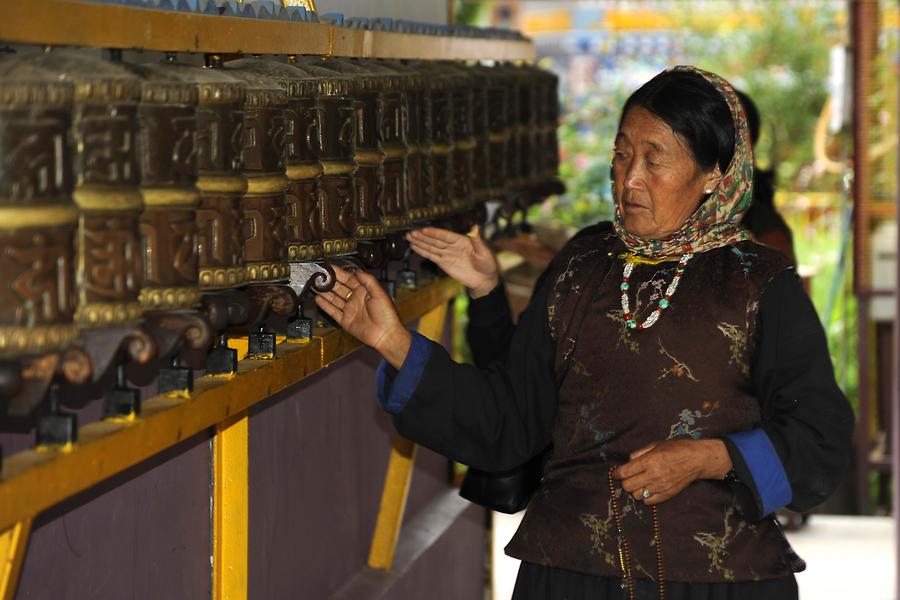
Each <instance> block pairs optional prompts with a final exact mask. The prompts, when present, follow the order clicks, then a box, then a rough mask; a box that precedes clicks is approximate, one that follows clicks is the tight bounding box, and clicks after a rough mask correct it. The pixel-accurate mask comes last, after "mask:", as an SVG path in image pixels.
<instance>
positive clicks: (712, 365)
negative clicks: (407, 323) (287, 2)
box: [318, 67, 853, 600]
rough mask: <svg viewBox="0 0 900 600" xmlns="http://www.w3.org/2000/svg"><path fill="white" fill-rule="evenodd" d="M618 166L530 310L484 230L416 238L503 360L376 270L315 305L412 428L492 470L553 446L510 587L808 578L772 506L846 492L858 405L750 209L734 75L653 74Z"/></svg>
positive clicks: (540, 590)
mask: <svg viewBox="0 0 900 600" xmlns="http://www.w3.org/2000/svg"><path fill="white" fill-rule="evenodd" d="M612 172H613V176H614V192H615V201H616V219H615V222H614V223H612V224H609V223H602V224H599V225H596V226H593V227H589V228H587V229H586V230H584V231H582V232H580V233H579V234H578V235H577V236H576V237H575V238H574V239H573V240H572V241H571V242H570V243H569V244H568V245H567V246H566V247H565V248H564V249H563V250H562V251H561V252H560V254H559V255H558V256H557V257H556V258H555V259H554V261H553V263H552V264H551V265H550V267H549V268H548V270H547V272H546V273H545V275H544V276H543V277H542V278H541V280H539V282H538V285H537V286H536V289H535V292H534V296H533V297H532V300H531V302H530V304H529V306H528V308H527V309H526V310H525V312H524V313H523V314H522V316H521V318H520V320H519V323H518V326H517V327H515V328H513V326H512V323H511V321H510V317H509V308H508V306H507V304H506V302H505V299H504V292H503V289H502V287H501V286H500V285H499V284H498V278H497V272H496V266H495V265H496V263H495V262H494V261H493V258H492V257H491V255H490V252H489V251H488V250H487V249H486V247H485V246H484V244H483V243H482V242H481V241H480V240H479V239H478V238H477V237H475V238H470V237H465V236H457V235H455V234H452V233H450V232H445V231H441V230H437V229H426V230H424V231H421V232H416V233H414V234H411V235H410V236H409V238H410V241H411V243H412V244H413V247H414V248H415V249H416V251H417V252H419V253H420V254H421V255H423V256H425V257H427V258H430V259H432V260H434V261H436V262H437V263H438V264H439V265H441V266H443V267H444V269H445V270H446V271H447V272H448V274H450V275H451V276H453V277H455V278H457V279H458V280H459V281H461V282H463V283H464V284H465V285H466V286H467V287H468V288H469V292H470V294H471V296H472V298H473V301H472V305H471V309H470V311H471V313H470V314H471V317H472V326H471V329H470V333H471V334H472V335H471V336H470V338H471V339H472V340H473V342H475V348H474V349H475V353H476V358H477V359H478V362H480V363H484V362H485V357H493V358H497V359H499V360H496V361H494V362H493V363H492V364H491V365H490V366H489V367H488V368H477V367H474V366H470V365H461V364H456V363H454V362H453V361H452V360H451V358H450V357H449V356H448V354H447V353H446V352H445V351H444V350H443V348H441V347H440V346H439V345H437V344H434V343H433V342H430V341H428V340H426V339H424V338H423V337H421V336H419V335H417V334H415V333H410V332H408V331H407V330H406V329H405V328H404V327H403V326H402V324H401V323H400V321H399V319H398V317H397V314H396V312H395V310H394V308H393V305H392V304H391V302H390V300H389V299H388V298H387V296H386V295H385V294H384V292H383V291H382V290H381V288H380V287H379V285H378V282H377V281H376V280H375V279H374V278H372V277H370V276H368V275H366V274H364V273H360V274H350V273H346V272H340V273H339V280H340V283H339V284H338V285H337V286H336V288H335V289H334V290H333V291H332V292H331V293H328V294H325V295H323V296H321V297H319V298H318V304H319V306H320V307H321V308H322V309H323V310H324V311H325V312H327V313H328V314H329V315H331V316H332V317H333V318H334V319H335V320H337V322H338V323H340V324H341V325H342V326H343V327H344V328H345V329H346V330H347V331H349V332H350V333H351V334H353V335H355V336H357V337H358V338H359V339H360V340H362V341H363V342H365V343H366V344H368V345H370V346H372V347H373V348H375V349H376V350H377V351H378V352H380V353H381V354H382V355H383V357H384V358H385V361H386V365H384V366H383V368H382V369H381V372H380V373H379V382H378V386H379V398H380V401H381V403H382V405H383V406H384V408H385V409H386V410H387V411H389V412H391V413H392V414H393V415H394V423H395V425H396V427H397V429H398V431H400V433H402V434H403V435H405V436H407V437H409V438H411V439H413V440H415V441H417V442H419V443H421V444H423V445H425V446H428V447H430V448H433V449H435V450H437V451H438V452H441V453H443V454H445V455H447V456H449V457H451V458H453V459H454V460H458V461H460V462H462V463H465V464H468V465H472V466H474V467H477V468H480V469H484V470H496V471H501V470H506V469H510V468H513V467H515V466H516V465H519V464H522V463H524V462H525V461H527V460H528V459H530V458H532V457H533V456H535V455H537V454H538V453H540V452H541V451H542V450H544V449H545V448H546V447H547V446H548V445H549V444H552V451H551V453H550V456H549V459H548V460H547V462H546V465H545V467H544V477H543V481H542V482H541V485H540V489H539V490H538V491H537V492H536V494H535V496H534V497H533V499H532V501H531V503H530V505H529V506H528V510H527V512H526V514H525V517H524V519H523V521H522V525H521V527H520V528H519V531H518V532H517V533H516V535H515V537H514V538H513V540H512V541H511V542H510V544H509V546H507V549H506V550H507V553H508V554H510V555H511V556H513V557H516V558H519V559H521V560H522V561H523V562H522V566H521V568H520V571H519V578H518V581H517V584H516V591H515V594H514V598H517V599H528V598H548V599H550V598H553V599H556V598H558V599H563V598H565V599H570V600H576V599H581V598H584V599H587V598H591V599H592V600H599V599H603V598H656V597H659V598H662V597H663V596H664V595H665V596H667V597H668V598H669V599H670V600H671V599H673V598H676V599H680V598H684V599H688V598H690V599H695V598H696V599H700V598H703V599H738V598H740V599H748V600H749V599H761V598H766V599H774V600H780V599H791V598H797V587H796V581H795V579H794V576H793V572H792V565H791V562H790V558H789V553H788V551H787V547H786V543H785V540H784V537H783V535H782V533H781V531H780V529H779V527H778V525H777V523H776V522H775V520H774V519H773V518H772V513H773V512H774V511H775V510H776V509H778V508H779V507H782V506H790V507H791V508H794V509H797V510H807V509H809V508H810V507H812V506H814V505H816V504H818V503H819V502H821V501H823V500H824V499H825V498H826V497H827V496H828V495H829V494H830V493H831V492H832V491H833V490H834V488H835V486H836V485H837V483H838V482H839V481H840V479H841V477H842V475H843V472H844V470H845V468H846V466H847V464H848V462H849V455H850V450H849V446H850V434H851V429H852V421H853V418H852V413H851V411H850V408H849V406H848V403H847V401H846V399H845V397H844V396H843V394H842V393H841V391H840V390H839V389H838V386H837V385H836V383H835V381H834V375H833V371H832V366H831V361H830V359H829V356H828V349H827V346H826V342H825V338H824V335H823V332H822V328H821V326H820V325H819V321H818V319H817V317H816V314H815V312H814V309H813V307H812V305H811V304H810V302H809V300H808V298H807V297H806V295H805V294H804V293H803V290H802V289H801V287H800V283H799V281H798V278H797V276H796V274H795V273H794V271H793V270H792V269H791V268H790V266H789V264H788V262H787V261H786V260H785V259H784V258H783V257H782V256H781V255H780V254H779V253H778V252H776V251H774V250H772V249H770V248H767V247H765V246H762V245H759V244H756V243H754V242H751V241H749V240H748V236H747V234H746V233H745V231H744V230H743V229H742V228H741V227H740V225H739V223H740V220H741V216H742V215H743V213H744V212H745V211H746V210H747V207H748V205H749V203H750V198H751V193H752V192H751V187H752V173H753V170H752V151H751V147H750V141H749V138H748V131H747V124H746V121H745V117H744V113H743V111H742V109H741V106H740V103H739V101H738V99H737V97H736V96H735V94H734V91H733V89H732V88H731V86H730V85H729V84H728V83H727V82H725V81H723V80H722V79H721V78H719V77H717V76H715V75H713V74H711V73H706V72H703V71H700V70H697V69H694V68H690V67H676V68H673V69H670V70H668V71H665V72H664V73H662V74H660V75H659V76H657V77H655V78H654V79H652V80H651V81H649V82H648V83H647V84H645V85H644V86H643V87H641V88H640V89H639V90H638V91H636V92H635V93H634V94H633V95H632V96H631V97H630V98H629V99H628V101H627V102H626V104H625V107H624V109H623V111H622V119H621V122H620V124H619V129H618V134H617V136H616V140H615V147H614V149H613V159H612Z"/></svg>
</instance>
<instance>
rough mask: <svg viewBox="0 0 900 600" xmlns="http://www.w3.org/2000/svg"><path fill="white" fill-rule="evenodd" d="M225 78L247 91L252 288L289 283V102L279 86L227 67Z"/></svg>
mask: <svg viewBox="0 0 900 600" xmlns="http://www.w3.org/2000/svg"><path fill="white" fill-rule="evenodd" d="M224 68H225V72H226V73H228V74H229V75H231V76H233V77H235V78H236V79H238V80H240V81H242V82H243V83H244V84H245V85H246V96H245V98H244V126H243V140H244V144H243V147H242V149H241V163H242V165H243V174H244V177H245V178H246V179H247V193H246V194H245V195H244V198H243V202H242V208H243V214H244V264H245V265H246V269H247V282H248V283H271V282H283V281H287V279H288V277H289V276H290V266H289V265H288V262H287V247H288V239H287V224H286V217H287V204H286V200H285V194H286V192H287V190H288V188H289V186H290V180H289V179H288V177H287V174H286V171H285V164H284V144H285V123H286V121H285V109H287V108H288V98H287V94H286V93H285V91H284V90H283V89H282V88H281V86H280V85H279V83H278V81H276V80H275V79H273V78H271V77H267V76H264V75H259V74H257V73H255V72H252V71H249V70H245V69H241V68H239V67H233V66H232V65H231V63H226V64H225V66H224Z"/></svg>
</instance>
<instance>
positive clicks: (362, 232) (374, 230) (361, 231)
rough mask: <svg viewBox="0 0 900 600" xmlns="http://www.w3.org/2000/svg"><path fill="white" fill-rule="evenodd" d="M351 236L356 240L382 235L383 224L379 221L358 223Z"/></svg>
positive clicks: (380, 236)
mask: <svg viewBox="0 0 900 600" xmlns="http://www.w3.org/2000/svg"><path fill="white" fill-rule="evenodd" d="M353 237H355V238H356V239H358V240H370V239H374V238H382V237H384V225H382V224H380V223H360V224H358V225H357V226H356V231H354V232H353Z"/></svg>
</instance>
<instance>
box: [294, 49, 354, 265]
mask: <svg viewBox="0 0 900 600" xmlns="http://www.w3.org/2000/svg"><path fill="white" fill-rule="evenodd" d="M291 60H292V62H291V64H292V66H294V67H296V68H298V69H300V70H302V71H303V72H305V73H307V74H308V75H309V76H311V77H313V78H314V79H315V81H316V86H317V87H316V110H317V112H318V118H319V135H318V145H319V147H318V160H319V165H320V167H321V176H320V178H319V227H320V229H321V239H322V251H323V254H324V256H325V257H326V258H335V257H340V256H348V255H351V254H353V253H355V252H356V248H357V243H356V239H355V238H354V237H353V236H354V233H355V232H356V225H357V203H356V188H355V186H354V178H355V177H356V171H357V165H356V133H357V115H356V100H355V99H354V96H353V89H352V82H351V79H350V77H348V76H346V75H343V74H341V73H338V72H336V71H333V70H331V69H326V68H323V67H322V66H321V64H322V61H321V60H317V59H316V60H314V59H310V58H306V57H291Z"/></svg>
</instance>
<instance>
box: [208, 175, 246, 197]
mask: <svg viewBox="0 0 900 600" xmlns="http://www.w3.org/2000/svg"><path fill="white" fill-rule="evenodd" d="M197 189H199V190H200V191H201V192H204V193H220V194H228V193H238V194H245V193H246V192H247V178H246V177H244V176H243V175H201V176H200V177H198V178H197Z"/></svg>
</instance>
